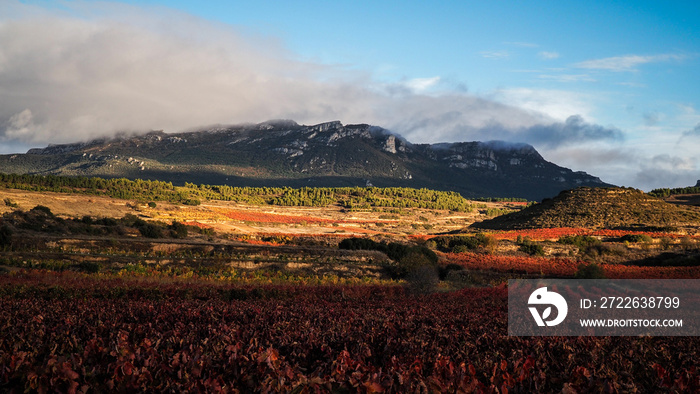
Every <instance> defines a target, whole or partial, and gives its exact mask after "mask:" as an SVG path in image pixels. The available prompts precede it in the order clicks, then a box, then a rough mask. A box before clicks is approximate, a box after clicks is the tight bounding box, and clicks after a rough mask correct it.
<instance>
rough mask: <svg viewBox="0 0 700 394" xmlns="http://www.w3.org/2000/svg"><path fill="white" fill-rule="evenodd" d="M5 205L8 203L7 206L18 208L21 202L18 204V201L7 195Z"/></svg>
mask: <svg viewBox="0 0 700 394" xmlns="http://www.w3.org/2000/svg"><path fill="white" fill-rule="evenodd" d="M5 205H7V206H8V207H10V208H17V207H19V204H17V203H16V202H14V201H12V199H11V198H9V197H7V198H6V199H5Z"/></svg>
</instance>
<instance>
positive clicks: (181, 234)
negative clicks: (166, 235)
mask: <svg viewBox="0 0 700 394" xmlns="http://www.w3.org/2000/svg"><path fill="white" fill-rule="evenodd" d="M168 229H169V230H170V235H171V236H172V237H173V238H187V226H185V225H184V224H182V223H180V222H177V221H174V222H173V224H171V225H170V226H168Z"/></svg>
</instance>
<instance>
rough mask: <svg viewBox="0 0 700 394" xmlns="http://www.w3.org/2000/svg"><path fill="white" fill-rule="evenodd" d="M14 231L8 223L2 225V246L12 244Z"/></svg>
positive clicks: (0, 236)
mask: <svg viewBox="0 0 700 394" xmlns="http://www.w3.org/2000/svg"><path fill="white" fill-rule="evenodd" d="M13 233H14V232H13V231H12V229H11V228H10V227H9V226H8V225H6V224H5V225H3V226H2V227H0V246H5V245H10V244H12V234H13Z"/></svg>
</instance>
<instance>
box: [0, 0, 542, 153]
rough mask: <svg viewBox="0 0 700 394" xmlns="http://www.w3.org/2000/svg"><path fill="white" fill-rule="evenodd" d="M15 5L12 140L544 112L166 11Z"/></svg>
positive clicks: (9, 110)
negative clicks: (320, 58) (385, 78)
mask: <svg viewBox="0 0 700 394" xmlns="http://www.w3.org/2000/svg"><path fill="white" fill-rule="evenodd" d="M13 4H14V5H15V12H14V13H13V15H14V17H13V19H7V17H5V19H4V20H2V17H0V86H2V90H1V91H0V143H2V144H4V145H5V146H10V144H15V145H16V143H17V142H23V143H26V144H31V145H35V146H36V145H39V146H40V145H45V144H48V143H68V142H75V141H82V140H88V139H92V138H97V137H103V136H109V135H112V134H114V133H115V132H132V131H148V130H152V129H156V130H160V129H163V130H165V131H166V132H177V131H182V130H188V129H192V128H196V127H199V126H203V125H209V124H235V123H245V122H261V121H265V120H268V119H276V118H288V119H294V120H296V121H297V122H299V123H306V124H314V123H320V122H324V121H328V120H332V119H340V120H342V121H343V122H345V123H372V124H376V125H381V126H383V127H386V128H388V129H390V130H393V131H395V132H398V133H401V134H412V135H413V137H414V138H415V140H417V141H418V142H421V141H426V140H429V139H432V138H434V137H435V136H447V135H450V134H451V133H452V132H453V131H454V129H455V127H457V126H463V127H465V128H469V129H471V130H479V129H482V128H484V127H486V126H488V125H491V124H499V125H502V127H505V128H511V129H514V128H522V127H529V126H532V125H535V124H538V123H541V122H542V121H544V120H547V119H548V117H547V115H545V114H542V113H539V112H536V111H531V110H528V109H522V108H517V107H515V106H513V105H509V104H508V103H499V102H497V101H494V100H493V99H491V98H486V97H479V96H476V95H470V94H468V93H466V92H465V91H464V89H463V88H461V89H454V90H452V91H448V92H444V93H439V92H432V93H431V94H430V95H427V94H424V93H425V91H426V90H431V91H432V90H434V89H435V88H436V87H437V86H442V85H443V79H442V78H440V77H439V76H435V77H431V78H419V79H411V80H407V81H405V82H401V83H396V84H386V83H379V82H377V81H375V80H373V78H372V76H371V75H370V74H368V73H365V72H361V71H356V70H351V69H347V68H344V67H342V66H338V65H326V64H317V63H312V62H304V61H300V60H298V59H297V56H296V55H295V54H293V53H290V52H289V51H288V50H287V49H286V48H284V46H283V45H282V44H281V43H280V42H279V41H277V40H275V39H273V38H269V37H259V36H255V35H252V34H250V33H246V32H241V31H239V30H237V29H235V28H233V27H231V26H228V25H222V24H213V23H211V22H209V21H203V20H199V19H197V18H195V17H192V16H189V15H183V14H179V13H177V12H174V11H172V12H171V11H169V10H167V9H158V10H157V13H156V12H153V11H152V10H150V11H149V10H148V9H142V8H134V7H129V6H124V5H120V4H113V3H106V4H105V3H98V4H95V3H67V4H68V5H67V6H66V7H73V8H72V9H70V10H69V11H67V12H61V13H56V12H53V13H50V12H43V13H42V12H37V11H36V8H31V9H29V8H27V10H26V12H25V14H24V15H21V14H22V13H21V12H20V11H21V10H22V9H23V8H22V7H23V5H21V4H20V3H13ZM79 7H83V8H79ZM17 15H19V16H17ZM421 125H430V126H429V127H428V126H425V127H422V126H421Z"/></svg>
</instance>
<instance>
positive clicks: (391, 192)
mask: <svg viewBox="0 0 700 394" xmlns="http://www.w3.org/2000/svg"><path fill="white" fill-rule="evenodd" d="M0 187H5V188H9V189H19V190H28V191H37V192H58V193H79V194H90V195H100V196H108V197H113V198H119V199H128V200H136V201H142V202H149V201H165V202H171V203H178V204H187V205H199V204H200V202H201V201H202V200H219V201H234V202H241V203H247V204H254V205H280V206H308V207H323V206H329V205H339V206H342V207H344V208H346V209H350V210H354V209H371V208H379V207H386V208H424V209H444V210H451V211H461V212H468V211H471V210H472V209H473V208H474V207H473V205H472V203H471V202H470V201H469V200H466V199H465V198H464V197H462V196H461V195H460V194H459V193H456V192H449V191H437V190H430V189H425V188H423V189H413V188H405V187H388V188H379V187H302V188H290V187H238V186H228V185H205V184H200V185H197V184H194V183H189V182H187V183H185V185H184V186H175V185H173V184H172V182H164V181H152V180H142V179H136V180H130V179H126V178H114V179H104V178H97V177H67V176H58V175H28V174H23V175H19V174H2V173H0Z"/></svg>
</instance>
